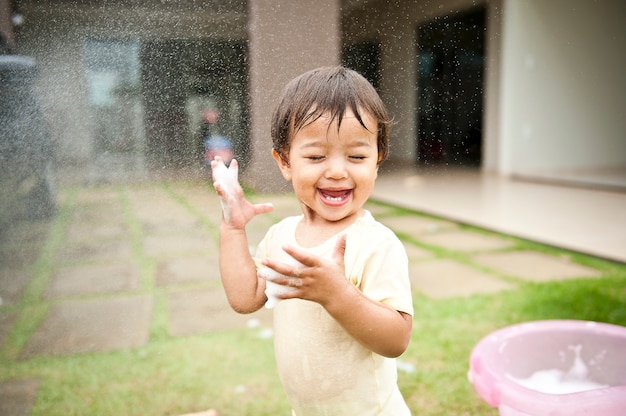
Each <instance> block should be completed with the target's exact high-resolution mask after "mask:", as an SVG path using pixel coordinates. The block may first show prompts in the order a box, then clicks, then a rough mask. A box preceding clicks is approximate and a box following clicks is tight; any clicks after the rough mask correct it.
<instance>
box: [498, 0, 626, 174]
mask: <svg viewBox="0 0 626 416" xmlns="http://www.w3.org/2000/svg"><path fill="white" fill-rule="evenodd" d="M502 19H503V39H502V53H503V55H502V62H501V74H502V83H501V86H500V106H501V107H500V114H501V118H500V129H499V141H500V149H499V171H500V172H501V173H504V174H527V175H528V174H530V175H542V174H544V173H554V172H559V171H568V170H582V171H584V170H598V169H606V168H615V167H626V140H625V139H624V137H625V136H624V132H625V131H626V118H625V117H623V112H624V108H626V94H624V91H626V81H625V78H624V75H623V74H624V68H625V67H626V49H625V48H624V45H625V44H626V26H625V25H624V22H626V3H624V2H623V1H621V0H598V1H594V2H591V1H583V0H577V1H570V0H551V1H548V2H547V1H542V0H529V1H523V2H522V1H517V0H504V8H503V16H502Z"/></svg>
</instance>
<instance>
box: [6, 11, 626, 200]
mask: <svg viewBox="0 0 626 416" xmlns="http://www.w3.org/2000/svg"><path fill="white" fill-rule="evenodd" d="M624 22H626V3H624V2H623V1H622V0H595V1H592V0H574V1H572V0H550V1H545V0H525V1H522V0H483V1H481V0H439V1H434V0H413V1H411V0H406V1H401V0H249V1H246V0H143V1H140V0H54V1H49V2H42V1H37V0H0V33H2V34H3V35H4V38H5V39H6V41H7V42H8V43H10V44H11V45H12V46H13V47H14V49H15V50H16V51H18V52H19V53H21V54H25V55H30V56H32V57H34V58H35V59H36V61H37V62H38V64H39V67H40V72H41V76H40V79H39V82H38V88H39V91H40V93H41V95H42V97H43V101H44V108H45V113H46V117H47V119H48V122H49V124H50V126H51V130H52V134H53V137H54V142H55V149H56V150H55V159H56V161H57V166H58V170H59V171H60V172H62V171H63V170H64V169H70V168H71V169H73V172H79V173H80V174H75V175H73V177H74V178H82V179H83V180H93V179H94V178H98V177H99V176H102V175H105V176H106V175H109V176H110V175H114V174H116V173H117V175H118V176H119V177H120V178H131V177H141V176H142V175H146V174H149V173H150V172H151V171H155V170H156V171H158V170H162V169H169V168H173V169H178V168H185V167H189V166H192V165H194V164H196V165H197V164H199V163H200V160H201V155H200V154H198V152H197V148H198V140H199V138H198V137H197V131H198V129H199V126H200V123H201V113H202V110H203V109H205V108H207V107H217V108H219V109H220V112H221V119H220V133H221V134H223V135H225V136H227V137H228V138H229V139H231V140H232V141H233V144H234V150H235V154H236V157H237V158H238V159H240V160H242V162H244V167H245V178H246V180H247V182H248V183H249V184H250V185H252V186H253V187H256V188H257V189H259V190H263V191H269V190H278V189H281V188H283V187H284V183H283V181H282V179H281V177H280V175H279V172H278V170H277V169H276V168H275V167H274V166H273V162H271V160H270V158H269V152H270V149H271V144H270V138H269V119H270V116H271V112H272V108H273V106H274V103H275V100H276V98H277V96H278V94H279V93H280V90H281V89H282V88H283V86H284V85H285V84H286V82H287V81H289V80H290V79H291V78H293V77H294V76H296V75H298V74H300V73H302V72H303V71H305V70H308V69H311V68H314V67H317V66H322V65H335V64H339V63H344V64H346V65H348V66H350V67H352V68H354V69H357V70H359V71H361V72H362V73H363V74H364V75H366V76H367V77H368V78H369V79H370V80H371V81H372V82H373V83H374V85H375V86H376V87H377V88H378V90H379V92H380V94H381V95H382V97H383V99H384V101H385V102H386V103H387V105H388V107H389V109H390V111H391V113H392V114H393V116H394V119H395V121H396V125H395V126H394V128H393V130H392V146H391V155H390V161H388V162H387V163H386V166H392V167H395V166H403V167H406V166H416V167H418V168H429V167H450V166H466V167H470V168H473V169H480V170H482V171H483V172H485V173H487V172H489V173H496V174H499V175H517V176H520V177H527V178H539V179H550V180H576V181H583V182H595V183H596V184H597V185H598V186H601V185H607V184H609V185H610V184H611V183H613V184H618V185H619V184H620V183H621V186H624V187H626V135H625V133H624V132H625V131H626V117H624V111H625V110H624V109H626V94H624V91H626V81H625V79H624V77H623V75H622V73H623V68H625V67H626V48H624V47H623V45H625V44H626V25H624Z"/></svg>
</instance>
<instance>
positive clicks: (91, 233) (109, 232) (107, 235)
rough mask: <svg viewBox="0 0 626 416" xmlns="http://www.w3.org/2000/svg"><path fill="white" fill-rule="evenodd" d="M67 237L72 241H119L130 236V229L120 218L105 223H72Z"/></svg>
mask: <svg viewBox="0 0 626 416" xmlns="http://www.w3.org/2000/svg"><path fill="white" fill-rule="evenodd" d="M66 235H67V239H68V240H71V241H84V240H116V239H117V240H119V239H122V238H124V237H126V236H128V227H127V226H126V223H125V222H124V221H122V220H121V219H120V218H119V217H117V218H115V219H114V220H113V221H104V222H101V221H97V222H92V223H80V222H70V224H69V225H68V229H67V234H66Z"/></svg>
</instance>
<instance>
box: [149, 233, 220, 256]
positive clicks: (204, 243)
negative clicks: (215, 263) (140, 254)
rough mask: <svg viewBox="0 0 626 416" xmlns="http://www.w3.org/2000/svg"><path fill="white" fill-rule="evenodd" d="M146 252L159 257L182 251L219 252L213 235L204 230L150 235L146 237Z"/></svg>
mask: <svg viewBox="0 0 626 416" xmlns="http://www.w3.org/2000/svg"><path fill="white" fill-rule="evenodd" d="M143 248H144V253H145V254H146V255H148V256H153V257H159V256H164V255H173V254H177V253H178V254H180V253H193V252H200V253H211V252H217V249H218V248H217V243H216V242H215V240H214V239H213V237H211V236H209V235H208V234H206V233H203V232H198V231H196V232H191V233H175V234H159V235H148V236H147V237H145V238H144V245H143Z"/></svg>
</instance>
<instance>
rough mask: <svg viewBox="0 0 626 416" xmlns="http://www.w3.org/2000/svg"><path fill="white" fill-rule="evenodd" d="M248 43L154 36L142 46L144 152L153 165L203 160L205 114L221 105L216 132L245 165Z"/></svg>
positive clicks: (173, 164) (179, 163)
mask: <svg viewBox="0 0 626 416" xmlns="http://www.w3.org/2000/svg"><path fill="white" fill-rule="evenodd" d="M246 53H247V52H246V48H245V44H244V43H242V42H213V41H208V40H156V41H152V42H145V43H143V44H142V48H141V85H142V96H143V102H144V105H145V118H146V147H147V149H146V153H147V155H148V160H149V162H150V164H151V165H152V167H185V166H192V165H194V164H195V165H197V164H198V163H203V153H204V152H203V144H202V140H203V138H202V137H201V130H202V129H201V126H202V114H203V112H204V111H205V110H207V109H209V108H215V109H217V110H219V114H220V116H219V121H218V122H217V125H216V129H217V130H216V131H215V132H214V133H216V134H220V135H223V136H225V137H226V138H228V140H229V141H230V142H231V144H232V146H233V148H234V153H235V155H236V157H237V158H238V159H239V160H241V161H242V162H243V163H244V164H245V160H246V159H247V158H246V157H245V156H247V155H246V153H247V151H248V124H247V122H246V121H247V119H248V116H247V112H248V109H247V85H248V82H247V67H246V64H245V60H246Z"/></svg>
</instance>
